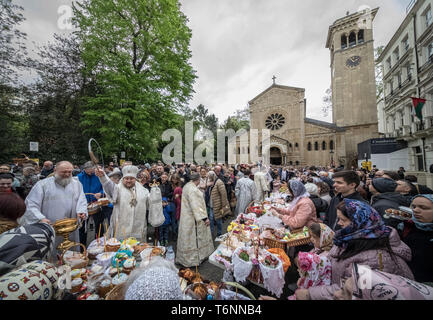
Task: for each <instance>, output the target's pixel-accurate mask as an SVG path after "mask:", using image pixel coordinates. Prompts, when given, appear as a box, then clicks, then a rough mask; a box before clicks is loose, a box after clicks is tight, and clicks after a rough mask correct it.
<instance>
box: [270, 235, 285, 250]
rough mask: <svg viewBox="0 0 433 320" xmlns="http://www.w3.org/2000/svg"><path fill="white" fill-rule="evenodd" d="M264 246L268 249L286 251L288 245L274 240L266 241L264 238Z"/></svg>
mask: <svg viewBox="0 0 433 320" xmlns="http://www.w3.org/2000/svg"><path fill="white" fill-rule="evenodd" d="M264 240H265V246H267V247H268V248H269V249H272V248H275V249H283V250H284V251H285V250H286V246H287V244H288V242H287V241H280V240H274V239H268V238H265V239H264Z"/></svg>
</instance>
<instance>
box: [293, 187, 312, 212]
mask: <svg viewBox="0 0 433 320" xmlns="http://www.w3.org/2000/svg"><path fill="white" fill-rule="evenodd" d="M290 190H292V193H293V200H292V202H290V204H289V209H290V210H291V209H293V208H294V207H295V206H296V204H297V203H298V201H299V200H301V199H302V198H308V197H310V194H309V193H308V192H307V190H306V189H305V186H304V184H303V183H302V182H301V181H298V180H290Z"/></svg>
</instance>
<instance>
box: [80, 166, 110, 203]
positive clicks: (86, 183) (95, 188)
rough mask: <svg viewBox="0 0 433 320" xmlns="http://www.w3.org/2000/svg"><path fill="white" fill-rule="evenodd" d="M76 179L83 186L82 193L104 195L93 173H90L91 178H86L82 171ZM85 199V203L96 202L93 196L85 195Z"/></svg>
mask: <svg viewBox="0 0 433 320" xmlns="http://www.w3.org/2000/svg"><path fill="white" fill-rule="evenodd" d="M77 177H78V180H80V182H81V184H82V185H83V190H84V193H101V194H102V193H104V189H103V188H102V184H101V182H100V181H99V178H98V177H97V176H95V174H94V173H92V175H91V176H88V175H87V173H86V172H85V171H82V172H81V173H80V174H79V175H78V176H77ZM86 199H87V203H91V202H95V201H96V200H97V199H96V198H95V196H93V195H86Z"/></svg>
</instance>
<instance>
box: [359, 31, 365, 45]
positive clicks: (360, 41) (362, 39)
mask: <svg viewBox="0 0 433 320" xmlns="http://www.w3.org/2000/svg"><path fill="white" fill-rule="evenodd" d="M358 43H364V30H362V29H361V30H359V32H358Z"/></svg>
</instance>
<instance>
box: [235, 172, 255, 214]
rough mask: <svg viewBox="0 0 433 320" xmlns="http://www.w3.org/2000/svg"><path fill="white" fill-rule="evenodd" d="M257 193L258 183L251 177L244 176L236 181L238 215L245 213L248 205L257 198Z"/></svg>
mask: <svg viewBox="0 0 433 320" xmlns="http://www.w3.org/2000/svg"><path fill="white" fill-rule="evenodd" d="M256 194H257V188H256V184H255V183H254V181H253V180H251V179H250V178H249V177H243V178H242V179H240V180H239V181H238V182H237V183H236V189H235V196H236V199H237V203H236V211H235V212H236V215H238V214H239V213H245V211H246V209H247V207H248V205H249V204H250V203H251V202H252V201H253V200H254V199H255V198H256Z"/></svg>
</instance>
